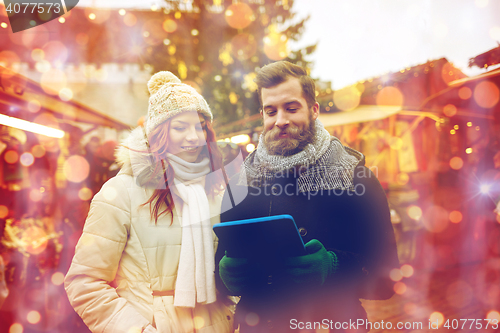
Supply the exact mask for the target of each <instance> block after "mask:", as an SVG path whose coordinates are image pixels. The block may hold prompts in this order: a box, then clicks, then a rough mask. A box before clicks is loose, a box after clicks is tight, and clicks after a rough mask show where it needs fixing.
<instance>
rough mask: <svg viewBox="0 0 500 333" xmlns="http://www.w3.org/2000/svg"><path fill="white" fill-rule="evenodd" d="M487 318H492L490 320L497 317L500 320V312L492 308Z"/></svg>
mask: <svg viewBox="0 0 500 333" xmlns="http://www.w3.org/2000/svg"><path fill="white" fill-rule="evenodd" d="M486 319H490V320H495V319H496V320H497V321H498V322H500V313H499V312H498V311H496V310H491V311H489V312H488V314H487V315H486Z"/></svg>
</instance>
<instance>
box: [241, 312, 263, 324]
mask: <svg viewBox="0 0 500 333" xmlns="http://www.w3.org/2000/svg"><path fill="white" fill-rule="evenodd" d="M259 321H260V318H259V315H258V314H256V313H254V312H250V313H248V314H247V315H246V317H245V322H246V323H247V325H248V326H256V325H257V324H258V323H259Z"/></svg>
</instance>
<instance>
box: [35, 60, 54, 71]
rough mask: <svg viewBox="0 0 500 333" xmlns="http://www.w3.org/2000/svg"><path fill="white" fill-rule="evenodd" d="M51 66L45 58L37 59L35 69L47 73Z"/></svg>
mask: <svg viewBox="0 0 500 333" xmlns="http://www.w3.org/2000/svg"><path fill="white" fill-rule="evenodd" d="M51 68H52V65H51V64H50V62H48V61H47V60H40V61H37V62H36V64H35V69H36V70H37V71H38V72H40V73H47V72H48V71H49V70H50V69H51Z"/></svg>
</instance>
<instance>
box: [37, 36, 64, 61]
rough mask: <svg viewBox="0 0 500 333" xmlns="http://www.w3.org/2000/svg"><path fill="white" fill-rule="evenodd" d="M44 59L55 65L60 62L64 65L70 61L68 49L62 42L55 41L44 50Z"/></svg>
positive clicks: (44, 47) (49, 43)
mask: <svg viewBox="0 0 500 333" xmlns="http://www.w3.org/2000/svg"><path fill="white" fill-rule="evenodd" d="M42 50H43V52H44V54H45V56H44V59H45V60H47V61H50V62H51V63H54V62H56V61H60V62H62V63H64V62H65V61H66V60H67V59H68V48H67V47H66V46H65V45H64V44H63V43H61V42H60V41H57V40H54V41H50V42H48V43H46V44H45V45H44V46H43V48H42Z"/></svg>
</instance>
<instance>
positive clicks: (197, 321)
mask: <svg viewBox="0 0 500 333" xmlns="http://www.w3.org/2000/svg"><path fill="white" fill-rule="evenodd" d="M193 324H194V329H195V330H199V329H201V328H203V326H205V319H203V317H200V316H195V317H194V318H193Z"/></svg>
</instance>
